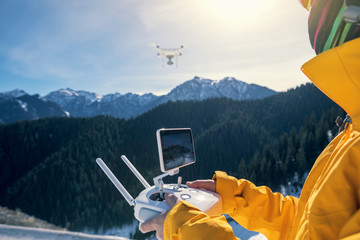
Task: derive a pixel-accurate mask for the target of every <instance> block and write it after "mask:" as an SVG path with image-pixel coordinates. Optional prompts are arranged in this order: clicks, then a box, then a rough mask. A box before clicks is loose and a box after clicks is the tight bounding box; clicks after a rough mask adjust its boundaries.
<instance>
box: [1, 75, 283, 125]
mask: <svg viewBox="0 0 360 240" xmlns="http://www.w3.org/2000/svg"><path fill="white" fill-rule="evenodd" d="M274 94H276V92H275V91H273V90H271V89H269V88H266V87H262V86H259V85H255V84H248V83H245V82H242V81H240V80H237V79H235V78H233V77H226V78H224V79H221V80H211V79H206V78H201V77H197V76H195V77H194V78H193V79H191V80H188V81H186V82H184V83H182V84H180V85H178V86H177V87H175V88H174V89H172V90H171V91H170V92H169V93H168V94H166V95H162V96H156V95H154V94H152V93H146V94H143V95H138V94H135V93H130V92H129V93H126V94H120V93H113V94H107V95H103V96H102V95H99V94H96V93H93V92H88V91H83V90H78V91H76V90H73V89H70V88H66V89H60V90H57V91H53V92H50V93H49V94H47V95H46V96H44V97H40V96H39V95H33V96H31V97H32V101H35V100H36V101H37V106H34V104H33V103H32V104H30V102H29V96H30V95H28V94H27V93H26V92H24V91H22V90H19V89H16V90H13V91H10V92H4V93H0V104H1V103H2V102H3V104H4V105H7V106H10V104H12V105H14V107H12V108H11V109H18V110H17V111H16V112H15V111H14V110H11V111H12V112H13V114H12V115H11V116H8V112H9V111H5V107H4V111H3V112H1V109H0V123H10V122H14V121H19V120H26V119H36V118H41V117H49V116H54V115H55V116H74V117H93V116H97V115H108V116H113V117H119V118H125V119H128V118H131V117H136V116H138V115H140V114H142V113H144V112H146V111H149V110H151V109H152V108H154V107H156V106H158V105H160V104H163V103H166V102H169V101H172V102H176V101H184V100H193V101H202V100H206V99H209V98H222V97H225V98H231V99H234V100H248V99H260V98H265V97H268V96H271V95H274ZM14 100H16V101H14ZM5 101H10V102H7V103H5ZM11 101H12V102H11ZM15 104H16V106H15ZM51 104H53V105H51ZM54 104H55V105H57V106H54ZM40 105H41V108H42V110H41V112H44V114H43V115H41V114H37V113H38V112H39V108H40ZM57 108H59V109H60V110H59V109H57ZM54 109H56V111H55V110H54ZM31 111H32V112H35V113H36V114H30V112H31ZM24 113H27V114H24ZM20 115H22V117H21V118H20V117H18V116H20Z"/></svg>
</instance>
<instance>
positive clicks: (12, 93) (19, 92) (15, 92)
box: [0, 89, 29, 98]
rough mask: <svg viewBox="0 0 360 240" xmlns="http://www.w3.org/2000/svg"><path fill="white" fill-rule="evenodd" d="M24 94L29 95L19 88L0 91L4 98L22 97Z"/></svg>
mask: <svg viewBox="0 0 360 240" xmlns="http://www.w3.org/2000/svg"><path fill="white" fill-rule="evenodd" d="M24 95H29V94H28V93H27V92H25V91H24V90H21V89H14V90H12V91H8V92H2V93H0V96H3V97H5V98H18V97H22V96H24Z"/></svg>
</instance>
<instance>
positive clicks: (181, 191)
mask: <svg viewBox="0 0 360 240" xmlns="http://www.w3.org/2000/svg"><path fill="white" fill-rule="evenodd" d="M156 136H157V143H158V150H159V160H160V167H161V170H162V171H163V172H164V173H163V174H161V175H160V176H157V177H155V178H153V181H154V186H150V184H149V183H148V182H147V181H146V180H145V179H144V178H143V176H142V175H141V174H140V173H139V172H138V171H137V169H136V168H135V167H134V166H133V165H132V164H131V162H130V161H129V160H128V159H127V158H126V157H125V156H124V155H122V156H121V159H122V160H123V161H124V163H125V164H126V165H127V166H128V167H129V168H130V170H131V171H132V172H133V173H134V175H135V176H136V177H137V178H138V179H139V181H140V182H141V183H142V184H143V186H144V187H145V189H144V190H143V191H142V192H141V193H140V194H139V196H138V197H137V198H136V199H134V198H133V197H132V196H131V195H130V194H129V192H128V191H127V190H126V189H125V188H124V186H123V185H122V184H121V183H120V182H119V180H118V179H117V178H116V177H115V175H114V174H113V173H112V172H111V170H110V169H109V168H108V167H107V166H106V164H105V163H104V162H103V161H102V160H101V159H100V158H97V159H96V162H97V163H98V165H99V166H100V167H101V169H102V170H103V171H104V173H105V174H106V175H107V177H108V178H109V179H110V180H111V182H112V183H113V184H114V185H115V187H116V188H117V189H118V190H119V192H120V193H121V194H122V195H123V196H124V198H125V199H126V201H127V202H128V203H129V205H130V206H134V215H135V218H136V219H137V220H139V221H140V222H141V223H143V222H145V221H147V220H149V219H151V218H153V217H155V216H156V215H158V214H160V213H163V212H166V211H168V210H170V209H171V207H170V206H169V204H168V203H167V202H166V201H165V199H164V197H165V194H166V193H171V194H174V195H175V196H176V197H177V198H178V199H180V200H183V201H186V202H188V203H190V204H192V205H193V206H194V207H196V208H198V209H200V210H201V211H203V212H205V213H207V214H208V215H212V216H214V215H216V216H219V215H220V214H221V210H222V202H221V197H220V195H218V194H217V193H215V192H211V191H207V190H200V189H194V188H189V187H187V186H186V185H182V184H181V177H178V183H177V184H164V182H163V180H162V179H163V178H164V177H166V176H172V175H175V174H178V173H179V168H180V167H184V166H187V165H189V164H193V163H194V162H195V150H194V144H193V138H192V132H191V129H190V128H171V129H159V130H157V131H156Z"/></svg>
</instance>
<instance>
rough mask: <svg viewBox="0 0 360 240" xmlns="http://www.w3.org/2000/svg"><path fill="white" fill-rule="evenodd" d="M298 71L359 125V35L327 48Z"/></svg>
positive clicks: (359, 126)
mask: <svg viewBox="0 0 360 240" xmlns="http://www.w3.org/2000/svg"><path fill="white" fill-rule="evenodd" d="M301 70H302V71H303V72H304V74H305V75H306V76H307V77H308V78H309V79H310V80H311V81H312V82H313V83H314V84H315V86H317V87H318V88H319V89H320V90H321V91H322V92H323V93H325V94H326V95H327V96H328V97H329V98H331V99H332V100H333V101H334V102H335V103H337V104H338V105H339V106H340V107H342V108H343V109H344V110H345V111H346V112H347V113H348V114H349V115H350V117H351V119H352V123H353V128H354V129H356V128H357V129H359V128H360V38H357V39H355V40H352V41H350V42H347V43H345V44H342V45H341V46H338V47H336V48H333V49H330V50H327V51H325V52H323V53H321V54H319V55H318V56H316V57H314V58H313V59H311V60H310V61H308V62H307V63H305V64H304V65H303V66H302V68H301Z"/></svg>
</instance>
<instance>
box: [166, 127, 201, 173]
mask: <svg viewBox="0 0 360 240" xmlns="http://www.w3.org/2000/svg"><path fill="white" fill-rule="evenodd" d="M160 136H161V148H162V155H163V160H164V169H165V171H169V170H171V169H174V168H179V167H183V166H186V165H188V164H191V163H194V162H195V152H194V144H193V138H192V134H191V130H190V129H176V130H165V131H161V132H160Z"/></svg>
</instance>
